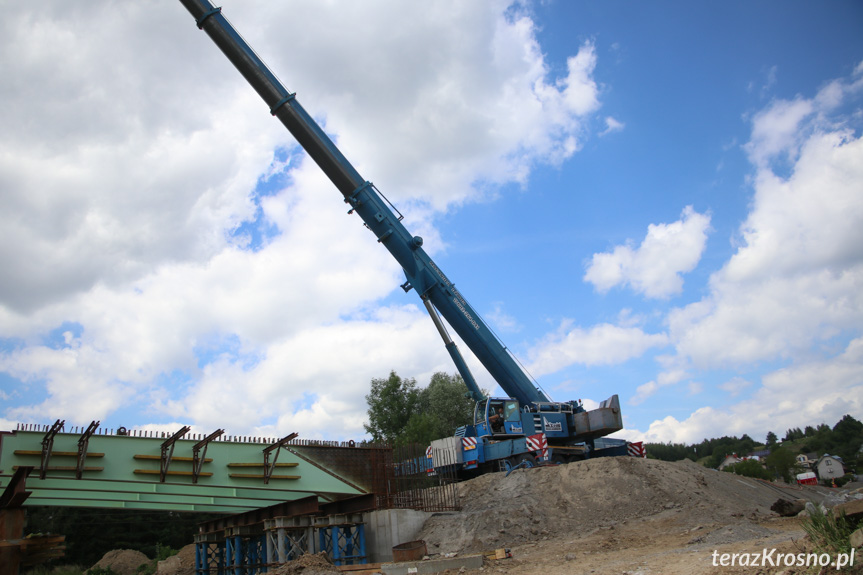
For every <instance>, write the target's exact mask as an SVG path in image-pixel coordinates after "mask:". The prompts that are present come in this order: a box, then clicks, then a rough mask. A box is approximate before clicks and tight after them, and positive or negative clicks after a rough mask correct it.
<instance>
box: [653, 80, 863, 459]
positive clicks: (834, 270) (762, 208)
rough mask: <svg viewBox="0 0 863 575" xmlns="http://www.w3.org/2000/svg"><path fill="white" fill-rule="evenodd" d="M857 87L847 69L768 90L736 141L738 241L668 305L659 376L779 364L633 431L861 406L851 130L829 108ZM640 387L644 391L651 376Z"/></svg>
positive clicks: (857, 164) (696, 428)
mask: <svg viewBox="0 0 863 575" xmlns="http://www.w3.org/2000/svg"><path fill="white" fill-rule="evenodd" d="M859 92H860V81H859V80H854V82H847V81H842V80H840V81H834V82H831V83H829V84H828V85H826V86H825V87H824V88H822V89H821V90H820V91H819V93H818V94H817V95H816V97H814V98H813V99H811V100H807V99H804V98H802V97H798V98H796V99H795V100H793V101H776V102H773V103H771V104H770V106H768V108H767V109H766V110H765V111H764V112H762V113H760V114H757V115H756V116H755V117H754V119H753V128H752V139H751V140H750V142H749V143H748V144H747V145H746V146H745V148H746V150H747V152H748V154H749V157H750V160H751V161H752V163H753V166H754V168H755V175H754V177H753V178H752V183H753V186H754V197H753V201H752V208H751V211H750V213H749V215H748V217H747V218H746V221H745V222H744V223H743V224H742V225H741V227H740V238H739V247H738V249H737V251H736V252H735V253H734V255H733V256H732V257H731V258H730V259H729V261H728V262H727V263H726V264H725V265H724V266H723V267H722V269H720V270H719V271H717V272H716V273H714V274H713V275H712V276H711V279H710V284H709V288H710V291H709V293H708V295H707V296H706V297H704V298H703V299H702V300H700V301H697V302H694V303H692V304H689V305H687V306H685V307H683V308H678V309H675V310H672V312H671V313H670V314H669V316H668V325H669V334H670V338H671V341H672V342H673V344H674V346H675V351H676V353H675V355H674V356H670V357H669V358H668V359H667V360H666V364H665V365H664V367H665V368H666V371H665V372H664V373H661V374H660V378H661V377H669V379H671V380H675V379H677V378H678V376H677V375H673V373H676V374H679V373H680V371H681V370H683V371H684V372H689V373H697V372H698V370H709V369H714V368H722V369H725V368H735V369H737V370H747V369H752V368H753V367H754V366H759V365H765V364H766V363H767V362H778V363H779V364H780V365H783V366H784V367H779V368H776V369H774V370H772V371H768V372H767V373H765V374H764V375H762V376H761V377H760V382H757V383H756V381H749V379H748V378H746V379H744V378H739V379H738V378H735V379H732V380H729V381H726V382H725V383H723V384H720V385H719V388H720V389H722V390H724V391H726V392H729V393H730V394H731V397H734V396H736V395H737V394H739V393H740V392H741V391H742V390H743V389H749V388H750V387H754V389H753V391H752V393H751V394H749V396H748V397H747V398H746V399H744V400H743V401H740V402H738V403H734V404H731V405H730V406H728V407H727V408H718V407H703V408H701V409H698V410H696V411H694V412H693V413H692V414H691V415H690V416H689V417H688V418H687V419H685V420H682V421H680V420H678V419H676V418H673V417H671V416H669V417H666V418H665V419H663V420H659V421H655V422H654V423H653V424H651V425H650V428H649V429H648V431H647V432H646V433H644V434H643V435H641V437H643V438H645V439H646V440H649V441H676V442H694V441H700V440H701V439H702V438H703V437H709V436H713V435H715V433H710V432H709V430H711V429H721V430H723V433H728V434H738V435H740V434H742V433H749V434H764V433H766V432H767V431H768V430H771V429H772V430H776V429H785V428H787V427H795V426H800V425H801V424H804V423H819V422H824V423H828V424H830V425H832V424H834V423H835V422H836V421H838V420H839V419H840V418H841V417H842V416H843V415H844V414H846V413H851V414H853V415H855V416H856V417H860V414H861V413H863V355H861V349H863V343H861V342H863V340H861V339H860V326H861V325H863V296H861V294H863V201H861V198H863V187H861V182H863V138H860V137H856V136H855V133H854V131H853V130H852V127H851V124H849V122H853V116H841V115H839V116H831V114H830V113H831V112H833V111H835V110H838V109H840V108H841V105H842V104H843V103H844V102H843V100H845V99H848V98H849V97H850V96H851V95H856V94H858V93H859ZM788 161H790V164H788ZM777 172H783V173H786V172H787V175H785V176H783V175H779V174H778V173H777ZM671 369H674V372H672V371H669V370H671ZM657 381H659V380H657ZM759 383H760V385H758V384H759ZM756 385H758V387H755V386H756ZM642 387H643V389H641V388H640V389H639V395H640V396H643V397H646V396H648V395H650V394H652V393H655V392H656V391H657V390H658V389H659V387H660V385H659V384H658V383H654V382H650V383H649V384H645V385H644V386H642ZM643 397H642V399H643Z"/></svg>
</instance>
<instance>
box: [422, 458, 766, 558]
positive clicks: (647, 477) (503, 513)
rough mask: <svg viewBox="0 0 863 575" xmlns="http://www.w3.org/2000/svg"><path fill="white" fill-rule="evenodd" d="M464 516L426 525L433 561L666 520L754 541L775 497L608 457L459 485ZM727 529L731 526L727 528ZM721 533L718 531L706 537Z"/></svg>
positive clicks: (753, 486)
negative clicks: (447, 555)
mask: <svg viewBox="0 0 863 575" xmlns="http://www.w3.org/2000/svg"><path fill="white" fill-rule="evenodd" d="M459 497H460V502H461V505H462V511H461V512H459V513H453V514H441V515H436V516H433V517H431V518H430V519H429V520H428V521H427V522H426V524H425V526H424V527H423V530H422V532H421V534H420V536H419V537H420V538H422V539H424V540H425V541H426V543H427V544H428V546H429V551H430V552H434V553H451V552H476V551H482V550H486V549H493V548H496V547H502V546H515V545H521V544H524V543H527V542H531V541H539V540H543V539H547V538H548V537H559V536H583V535H587V534H589V533H591V532H593V531H596V530H599V529H608V528H610V527H613V526H615V525H617V524H621V523H626V522H631V521H635V520H639V519H642V518H646V517H657V516H661V515H663V514H665V515H673V516H674V518H675V523H676V524H677V525H679V526H680V527H683V528H686V527H691V528H693V530H694V531H696V530H701V529H703V528H705V527H707V528H708V529H705V530H704V531H702V532H701V533H699V534H698V537H701V540H702V541H704V540H706V539H707V538H708V537H709V539H711V540H712V541H711V542H713V543H721V542H728V541H731V540H734V538H736V537H740V538H751V537H753V536H756V537H757V536H758V534H759V530H761V529H762V528H761V527H760V526H758V525H757V524H756V523H755V522H757V521H758V520H760V519H764V518H766V517H768V516H771V515H772V513H771V511H770V506H771V505H772V504H773V503H774V502H775V501H776V499H777V497H778V494H777V492H776V491H775V490H774V489H772V488H771V487H769V486H767V485H765V484H764V483H761V482H758V481H755V480H751V479H748V478H744V477H740V476H737V475H733V474H731V473H722V472H718V471H714V470H712V469H707V468H705V467H702V466H700V465H697V464H695V463H692V462H690V461H684V462H677V463H669V462H665V461H658V460H653V459H639V458H634V457H607V458H600V459H593V460H587V461H580V462H575V463H570V464H567V465H558V466H548V467H540V468H535V469H524V470H517V471H515V472H513V473H511V474H510V475H509V476H506V475H505V474H504V473H493V474H487V475H483V476H481V477H478V478H476V479H474V480H471V481H466V482H464V483H461V484H460V485H459ZM729 524H732V526H731V527H730V528H729V527H727V526H728V525H729ZM718 525H722V526H723V528H722V529H710V527H712V526H714V527H715V526H718Z"/></svg>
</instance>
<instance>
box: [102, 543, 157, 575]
mask: <svg viewBox="0 0 863 575" xmlns="http://www.w3.org/2000/svg"><path fill="white" fill-rule="evenodd" d="M149 562H150V559H149V558H148V557H147V556H146V555H144V554H143V553H141V552H140V551H134V550H132V549H115V550H113V551H108V552H107V553H105V555H104V556H103V557H102V558H101V559H99V561H98V562H97V563H96V564H95V565H93V567H101V568H103V569H104V568H106V567H110V568H111V570H112V571H113V572H114V573H116V574H117V575H135V571H137V570H138V567H140V566H141V565H144V564H145V563H149ZM93 567H90V569H92V568H93Z"/></svg>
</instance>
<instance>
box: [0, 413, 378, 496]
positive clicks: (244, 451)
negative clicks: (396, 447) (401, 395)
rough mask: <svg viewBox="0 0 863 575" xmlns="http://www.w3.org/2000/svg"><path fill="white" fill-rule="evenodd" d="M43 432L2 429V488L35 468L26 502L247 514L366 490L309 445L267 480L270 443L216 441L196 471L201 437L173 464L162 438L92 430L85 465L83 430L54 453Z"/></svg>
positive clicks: (180, 449)
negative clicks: (80, 462)
mask: <svg viewBox="0 0 863 575" xmlns="http://www.w3.org/2000/svg"><path fill="white" fill-rule="evenodd" d="M44 437H45V433H44V432H39V431H21V430H18V431H13V432H0V491H2V489H4V488H5V486H6V485H8V484H9V482H10V480H11V477H12V474H13V473H14V471H15V470H16V469H17V468H19V467H26V466H30V467H34V468H35V470H34V473H33V475H31V477H30V478H29V479H28V480H27V490H28V491H31V492H32V494H31V495H30V497H29V498H28V499H27V501H26V502H25V505H27V506H39V505H47V506H62V507H102V508H125V509H150V510H165V511H195V512H217V513H240V512H244V511H250V510H253V509H259V508H261V507H267V506H270V505H274V504H276V503H281V502H284V501H293V500H296V499H299V498H303V497H308V496H310V495H312V496H316V497H318V498H319V499H320V500H321V501H331V500H334V499H340V498H343V497H346V496H353V495H359V494H363V493H366V492H367V491H366V490H365V489H364V488H363V487H360V486H359V485H358V484H357V482H356V478H355V477H348V476H346V475H345V474H344V473H342V472H340V471H338V470H334V469H333V468H332V465H326V464H324V463H322V462H319V461H315V459H314V453H311V455H310V453H304V452H302V447H292V448H291V449H287V450H285V449H283V450H282V455H281V456H280V458H279V462H278V464H277V466H276V467H272V468H271V469H270V476H269V478H267V473H266V467H265V453H266V452H265V451H264V450H265V449H266V448H267V447H268V444H265V443H256V442H251V441H246V442H237V441H212V442H210V443H209V445H208V450H207V452H206V459H205V460H204V461H200V460H199V465H200V474H198V475H197V477H195V476H194V474H193V473H192V469H193V461H194V459H195V458H194V457H193V455H194V454H193V448H194V446H195V445H197V444H198V441H196V440H195V439H177V440H176V441H175V443H174V450H173V453H172V454H171V459H170V460H169V463H170V467H167V466H165V465H164V456H163V449H162V446H163V444H164V443H165V440H164V438H163V437H133V436H130V435H92V436H91V437H89V440H88V446H87V450H86V453H84V454H82V455H83V456H84V465H83V471H82V470H81V465H78V464H77V461H78V455H79V444H78V440H79V435H77V434H72V433H63V432H60V433H56V434H55V435H54V436H53V441H52V445H51V446H50V449H51V453H50V454H47V455H48V457H45V455H46V454H45V446H43V439H44ZM333 449H336V450H338V449H344V450H346V453H345V455H346V456H348V455H350V456H351V457H356V455H357V454H355V453H354V454H349V453H347V451H348V450H353V451H356V449H359V448H352V447H345V448H333ZM43 461H48V462H49V463H48V464H47V468H46V469H41V468H40V466H42V465H44V464H43V463H42V462H43ZM165 469H167V474H164V475H163V473H162V472H163V471H164V470H165ZM40 475H44V479H40V478H39V476H40ZM76 476H80V477H81V478H80V479H77V478H76ZM163 476H164V481H162V477H163ZM267 479H269V481H267ZM195 480H197V482H195Z"/></svg>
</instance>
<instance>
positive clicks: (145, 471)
mask: <svg viewBox="0 0 863 575" xmlns="http://www.w3.org/2000/svg"><path fill="white" fill-rule="evenodd" d="M135 473H143V474H145V475H160V474H161V473H162V472H161V471H159V470H158V469H136V470H135ZM165 475H192V472H191V471H167V472H166V473H165ZM212 475H213V474H212V473H210V472H201V473H199V474H198V477H212Z"/></svg>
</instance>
